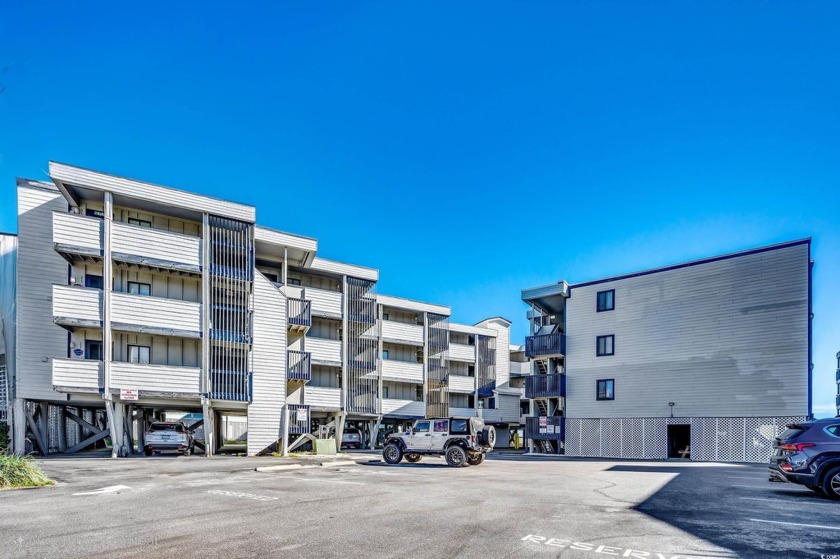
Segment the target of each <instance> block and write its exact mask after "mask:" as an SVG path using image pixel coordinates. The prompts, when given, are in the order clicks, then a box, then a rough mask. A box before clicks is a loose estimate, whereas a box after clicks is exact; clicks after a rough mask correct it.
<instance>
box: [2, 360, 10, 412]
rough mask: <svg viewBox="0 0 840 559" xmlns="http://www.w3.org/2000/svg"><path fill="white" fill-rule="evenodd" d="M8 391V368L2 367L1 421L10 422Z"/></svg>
mask: <svg viewBox="0 0 840 559" xmlns="http://www.w3.org/2000/svg"><path fill="white" fill-rule="evenodd" d="M8 395H9V393H8V389H7V388H6V366H5V365H0V421H8V417H7V415H6V414H7V409H6V402H7V398H8Z"/></svg>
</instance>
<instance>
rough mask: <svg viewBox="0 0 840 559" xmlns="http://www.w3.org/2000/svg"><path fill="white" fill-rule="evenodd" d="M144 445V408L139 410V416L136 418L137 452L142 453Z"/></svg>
mask: <svg viewBox="0 0 840 559" xmlns="http://www.w3.org/2000/svg"><path fill="white" fill-rule="evenodd" d="M145 446H146V410H142V409H141V410H140V417H138V418H137V452H138V453H139V454H142V453H143V447H145Z"/></svg>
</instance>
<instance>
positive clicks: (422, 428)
mask: <svg viewBox="0 0 840 559" xmlns="http://www.w3.org/2000/svg"><path fill="white" fill-rule="evenodd" d="M414 432H415V433H428V432H429V422H428V421H418V422H417V423H416V424H415V425H414Z"/></svg>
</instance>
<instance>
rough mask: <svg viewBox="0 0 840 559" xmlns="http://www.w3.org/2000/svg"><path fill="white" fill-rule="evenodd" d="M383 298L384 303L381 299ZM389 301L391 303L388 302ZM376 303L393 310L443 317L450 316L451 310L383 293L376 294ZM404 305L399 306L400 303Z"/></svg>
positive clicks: (435, 304)
mask: <svg viewBox="0 0 840 559" xmlns="http://www.w3.org/2000/svg"><path fill="white" fill-rule="evenodd" d="M383 297H384V298H385V301H383V300H382V298H383ZM389 300H390V301H391V302H389ZM376 302H377V303H379V304H380V305H383V306H386V307H393V308H395V309H409V310H413V311H420V312H433V313H435V314H440V315H443V316H452V309H451V308H449V307H447V306H446V305H438V304H437V303H429V302H427V301H418V300H417V299H408V298H406V297H397V296H396V295H386V294H384V293H377V294H376ZM401 302H402V303H405V305H404V306H401V305H400V303H401Z"/></svg>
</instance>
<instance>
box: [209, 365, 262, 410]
mask: <svg viewBox="0 0 840 559" xmlns="http://www.w3.org/2000/svg"><path fill="white" fill-rule="evenodd" d="M252 386H253V375H252V374H251V373H248V372H244V371H223V370H219V369H216V370H212V371H210V398H212V399H213V400H227V401H230V402H250V401H251V392H252Z"/></svg>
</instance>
